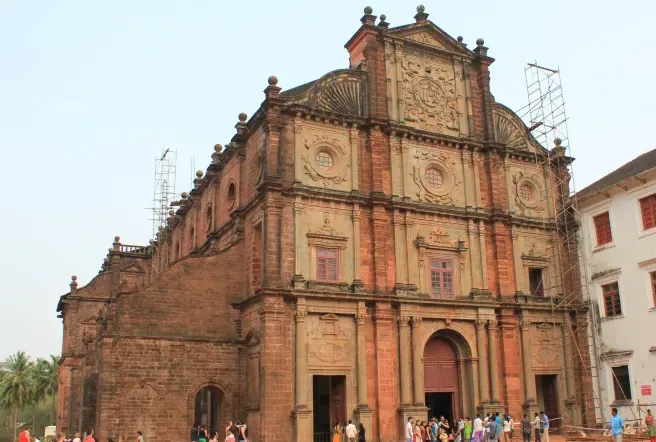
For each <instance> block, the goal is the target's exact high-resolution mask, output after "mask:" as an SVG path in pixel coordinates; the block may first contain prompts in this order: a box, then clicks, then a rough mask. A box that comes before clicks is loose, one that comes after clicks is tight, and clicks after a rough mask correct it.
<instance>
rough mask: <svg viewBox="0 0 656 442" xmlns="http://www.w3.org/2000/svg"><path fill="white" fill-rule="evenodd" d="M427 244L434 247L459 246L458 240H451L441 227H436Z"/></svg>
mask: <svg viewBox="0 0 656 442" xmlns="http://www.w3.org/2000/svg"><path fill="white" fill-rule="evenodd" d="M427 242H428V243H429V244H434V245H446V246H455V247H457V246H458V240H457V239H453V238H451V235H449V234H448V233H447V232H445V231H444V229H442V228H441V227H435V228H434V229H433V230H431V232H430V234H429V235H428V239H427Z"/></svg>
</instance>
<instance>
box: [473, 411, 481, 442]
mask: <svg viewBox="0 0 656 442" xmlns="http://www.w3.org/2000/svg"><path fill="white" fill-rule="evenodd" d="M474 440H475V441H478V442H483V420H482V419H481V415H480V414H477V415H476V418H475V419H474Z"/></svg>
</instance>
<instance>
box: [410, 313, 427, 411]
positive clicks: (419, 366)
mask: <svg viewBox="0 0 656 442" xmlns="http://www.w3.org/2000/svg"><path fill="white" fill-rule="evenodd" d="M420 325H421V318H417V317H414V318H412V377H413V378H414V393H415V394H414V396H415V397H414V404H415V405H419V406H423V405H424V401H425V392H424V361H423V360H424V348H423V346H422V345H421V336H420V333H419V327H420Z"/></svg>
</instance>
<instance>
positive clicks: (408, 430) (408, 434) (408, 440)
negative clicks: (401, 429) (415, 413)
mask: <svg viewBox="0 0 656 442" xmlns="http://www.w3.org/2000/svg"><path fill="white" fill-rule="evenodd" d="M413 438H414V431H413V428H412V416H410V417H409V418H408V423H407V424H405V442H412V440H413Z"/></svg>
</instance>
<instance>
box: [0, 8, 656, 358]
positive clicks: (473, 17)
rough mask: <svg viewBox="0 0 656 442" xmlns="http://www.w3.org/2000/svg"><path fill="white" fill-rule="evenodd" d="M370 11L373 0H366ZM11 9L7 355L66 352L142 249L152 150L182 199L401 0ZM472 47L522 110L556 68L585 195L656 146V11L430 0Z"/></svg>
mask: <svg viewBox="0 0 656 442" xmlns="http://www.w3.org/2000/svg"><path fill="white" fill-rule="evenodd" d="M366 2H369V0H366ZM366 2H364V1H363V2H361V3H358V2H353V1H352V0H349V1H346V0H331V1H326V2H302V1H285V0H279V1H276V2H271V1H266V2H265V1H259V0H250V1H245V2H221V1H217V0H214V1H205V0H194V1H169V0H157V1H154V0H152V1H151V0H140V1H123V0H115V1H112V2H89V1H69V0H58V1H43V0H41V1H39V0H32V1H19V0H14V1H10V0H0V190H1V191H2V194H3V200H4V201H5V202H4V206H3V209H2V211H1V212H0V213H1V215H0V232H1V233H2V247H0V281H1V282H0V336H2V339H1V340H0V360H2V359H4V358H5V357H7V356H8V355H10V354H13V353H15V352H16V351H18V350H23V351H25V352H27V353H28V354H29V355H30V356H32V357H34V358H36V357H44V356H47V355H48V354H51V353H52V354H59V353H60V352H61V333H62V327H61V319H58V318H57V313H56V311H55V310H56V306H57V301H58V298H59V296H61V295H63V294H65V293H66V292H68V290H69V283H70V277H71V275H77V276H78V277H79V280H78V282H79V283H80V286H82V285H83V284H86V283H87V282H88V281H89V280H90V279H91V278H93V277H94V275H96V274H97V272H98V270H99V269H100V265H101V264H102V259H103V257H104V256H105V255H106V253H107V249H108V248H109V247H110V246H111V243H112V241H113V238H114V236H115V235H120V237H121V242H123V243H126V244H144V245H145V244H147V243H148V240H149V239H150V237H151V228H152V226H151V222H150V221H149V219H150V212H149V211H148V210H146V208H147V207H150V205H151V199H152V194H153V182H154V181H153V179H154V165H155V161H154V160H155V158H156V157H157V156H158V155H161V153H162V152H163V151H164V150H165V149H167V148H169V149H172V150H177V155H178V161H177V189H176V190H177V193H178V194H179V193H181V192H183V191H185V190H189V189H190V187H191V185H190V183H191V178H192V171H195V170H196V169H202V170H205V168H206V167H207V165H208V164H209V161H210V156H211V154H212V152H213V146H214V144H216V143H221V144H227V142H228V141H229V140H230V138H231V137H232V135H233V134H234V133H235V129H234V125H235V124H236V123H237V121H238V119H237V116H238V114H239V113H240V112H246V113H247V114H248V115H249V116H250V115H252V114H253V112H254V111H255V110H256V109H257V108H258V106H259V105H260V104H261V102H262V101H263V99H264V94H263V92H262V91H263V90H264V88H265V87H266V86H267V78H268V77H269V76H270V75H276V76H277V77H278V78H279V83H278V86H280V87H282V88H283V90H284V89H288V88H291V87H294V86H297V85H299V84H302V83H305V82H307V81H311V80H314V79H316V78H319V77H320V76H322V75H323V74H325V73H327V72H329V71H331V70H334V69H338V68H346V67H348V53H347V52H346V50H345V49H344V44H345V43H346V42H347V41H348V39H349V38H350V37H351V36H352V35H353V33H354V32H355V31H356V30H357V29H358V27H359V26H360V21H359V20H360V18H361V17H362V15H363V12H362V11H363V9H364V7H365V6H367V5H369V6H371V7H372V8H373V11H374V12H373V14H374V15H380V14H385V15H386V16H387V21H388V22H389V23H390V24H391V26H399V25H404V24H408V23H411V22H413V16H414V14H415V13H416V11H415V7H416V6H417V5H416V3H414V2H403V1H402V2H399V1H398V0H372V1H371V2H369V3H366ZM424 4H425V7H426V12H427V13H428V14H430V16H429V19H430V20H432V21H433V22H434V23H435V24H437V25H438V26H440V27H441V28H442V29H443V30H444V31H446V32H447V33H449V34H450V35H452V36H453V37H456V36H458V35H462V36H463V37H464V42H465V43H468V44H469V47H470V48H473V47H475V41H476V39H477V38H479V37H482V38H484V39H485V45H486V46H487V47H489V52H488V55H489V56H491V57H494V58H495V59H496V61H495V62H494V64H493V65H492V67H491V88H492V92H493V94H494V96H495V99H496V100H497V101H498V102H500V103H503V104H505V105H506V106H508V107H510V108H511V109H514V110H518V109H520V108H522V107H523V106H524V105H526V103H527V96H526V82H525V78H524V67H525V66H526V63H527V62H534V61H537V62H538V63H539V64H540V65H543V66H547V67H552V68H560V70H561V75H562V84H563V90H564V94H565V100H566V109H567V114H568V117H569V122H568V128H569V136H570V147H571V151H572V154H573V156H575V157H576V159H577V160H576V162H575V172H574V177H575V184H576V187H577V188H578V189H582V188H583V187H584V186H585V185H587V184H590V183H591V182H593V181H595V180H597V179H598V178H600V177H602V176H603V175H605V174H606V173H608V172H610V171H612V170H614V169H615V168H617V167H619V166H620V165H622V164H623V163H625V162H627V161H629V160H631V159H633V158H634V157H636V156H638V155H639V154H641V153H643V152H646V151H649V150H651V149H653V148H654V147H656V146H654V143H653V141H652V140H653V137H652V136H650V133H649V132H648V131H647V130H646V129H648V128H650V127H653V125H654V122H656V110H655V109H656V106H654V103H656V88H654V87H653V78H654V72H655V71H656V57H655V56H654V54H653V49H652V47H651V43H652V40H653V32H652V27H653V26H652V25H653V23H652V19H653V17H655V16H656V2H653V1H647V0H645V1H637V0H626V1H623V2H617V1H613V2H610V1H602V0H595V1H588V0H576V1H572V0H553V1H546V0H543V1H530V0H504V1H493V0H485V1H481V0H469V1H468V2H466V3H464V2H457V1H450V2H445V1H439V2H438V1H426V2H425V3H424Z"/></svg>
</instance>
